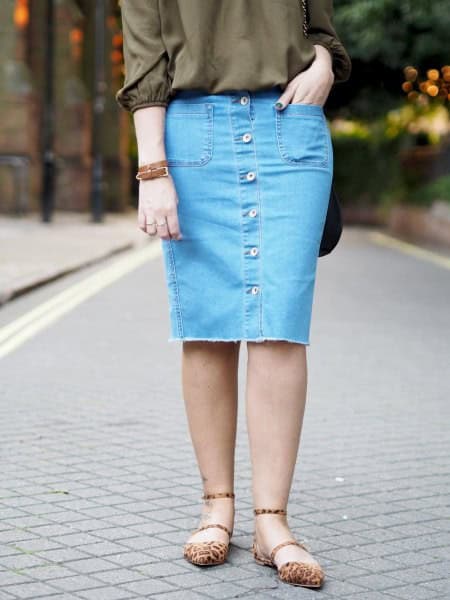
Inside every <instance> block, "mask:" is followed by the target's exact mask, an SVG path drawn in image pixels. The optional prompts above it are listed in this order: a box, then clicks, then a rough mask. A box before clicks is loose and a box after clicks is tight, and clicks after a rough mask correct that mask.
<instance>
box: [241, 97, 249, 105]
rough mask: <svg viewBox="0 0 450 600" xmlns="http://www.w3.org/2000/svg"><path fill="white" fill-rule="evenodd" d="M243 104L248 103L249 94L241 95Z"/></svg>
mask: <svg viewBox="0 0 450 600" xmlns="http://www.w3.org/2000/svg"><path fill="white" fill-rule="evenodd" d="M241 104H248V96H242V97H241Z"/></svg>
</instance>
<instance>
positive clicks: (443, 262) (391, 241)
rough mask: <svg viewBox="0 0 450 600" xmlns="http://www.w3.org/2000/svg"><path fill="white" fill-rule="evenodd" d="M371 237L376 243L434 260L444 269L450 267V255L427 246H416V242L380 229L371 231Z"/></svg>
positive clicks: (417, 256)
mask: <svg viewBox="0 0 450 600" xmlns="http://www.w3.org/2000/svg"><path fill="white" fill-rule="evenodd" d="M369 238H370V239H371V240H372V241H373V242H375V243H376V244H380V245H381V246H387V247H389V248H395V249H396V250H399V251H400V252H404V253H405V254H409V255H411V256H415V257H416V258H422V259H424V260H428V261H430V262H433V263H435V264H436V265H439V266H440V267H443V268H444V269H450V257H447V256H444V255H442V254H438V253H437V252H433V251H432V250H426V249H425V248H421V247H420V246H416V245H415V244H410V243H408V242H404V241H403V240H399V239H397V238H395V237H392V236H390V235H387V234H385V233H381V232H380V231H372V232H370V233H369Z"/></svg>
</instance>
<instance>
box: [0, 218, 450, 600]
mask: <svg viewBox="0 0 450 600" xmlns="http://www.w3.org/2000/svg"><path fill="white" fill-rule="evenodd" d="M159 258H160V260H156V259H155V260H153V261H151V262H149V263H148V264H145V265H144V266H142V267H139V268H138V269H136V270H135V271H133V272H131V273H129V274H128V275H127V276H125V277H123V278H122V279H121V280H119V281H117V282H115V283H114V284H113V285H111V286H109V287H107V288H105V289H103V290H102V292H101V293H99V294H97V295H96V296H93V297H91V298H90V299H89V300H88V301H86V302H84V303H83V304H81V305H79V306H78V307H77V308H76V309H75V310H73V311H72V312H70V313H68V314H67V315H65V316H64V318H62V319H60V320H59V321H57V322H55V323H53V324H52V326H51V327H48V328H47V329H46V330H44V331H41V332H40V333H39V335H37V336H35V337H34V338H32V339H31V340H29V341H27V343H26V344H24V345H22V346H20V348H18V349H17V350H16V351H15V352H13V353H11V354H10V355H8V356H6V357H5V358H4V359H3V360H2V361H1V362H0V381H1V385H0V455H1V473H2V477H1V481H0V600H18V599H23V600H28V599H29V600H42V599H48V600H131V599H138V598H139V599H140V598H158V600H159V599H162V600H166V599H167V600H195V599H197V600H205V599H208V598H210V599H227V598H248V599H255V600H269V599H272V600H273V599H291V598H292V599H294V598H295V599H297V600H309V599H313V598H314V599H316V600H330V599H338V600H393V599H397V600H435V599H439V600H445V599H447V600H448V599H449V598H450V559H449V553H450V518H449V517H450V436H449V426H448V424H449V422H450V402H449V391H450V390H449V381H448V356H449V338H448V331H449V330H450V314H449V307H448V299H449V297H450V271H449V270H446V269H445V268H441V267H439V266H437V265H435V264H432V263H431V262H427V261H426V260H421V259H418V258H415V257H413V256H408V255H406V254H403V253H402V252H399V251H398V250H395V249H392V248H387V247H381V246H378V245H376V244H374V243H372V242H370V241H369V238H368V235H367V233H366V231H364V230H359V229H346V230H345V231H344V235H343V240H342V242H341V244H340V245H339V248H338V249H336V251H335V252H334V253H333V255H330V256H329V257H327V258H323V259H319V272H318V280H317V288H316V303H315V306H314V316H313V326H312V336H311V346H310V347H309V388H308V404H307V410H306V416H305V424H304V430H303V435H302V440H301V445H300V452H299V461H298V464H297V467H296V472H295V475H294V485H293V488H292V491H291V495H290V499H289V504H288V519H289V523H290V525H291V527H292V530H293V532H294V534H295V535H296V536H298V539H302V538H304V539H306V540H307V543H308V544H309V545H310V547H311V548H312V550H313V552H314V554H315V555H316V556H317V558H318V559H319V560H320V561H321V563H322V564H323V566H324V568H325V570H326V582H325V585H324V587H323V589H322V590H320V591H313V590H307V589H303V588H299V587H294V586H289V585H287V584H283V583H281V582H279V581H278V579H277V576H276V573H275V571H274V570H272V569H269V568H267V567H264V566H260V565H257V564H256V563H255V562H254V560H253V558H252V555H251V553H250V547H251V541H252V532H253V515H252V497H251V468H250V460H249V452H248V440H247V433H246V424H245V404H244V391H245V364H246V351H245V345H243V347H242V352H241V362H240V381H239V392H240V404H239V426H238V443H237V450H236V485H235V491H236V509H237V510H236V523H235V529H234V535H233V538H232V547H231V552H230V556H229V560H228V562H227V563H226V564H225V565H221V566H215V567H208V568H201V567H196V566H193V565H190V564H189V563H187V561H185V560H184V558H183V556H182V545H183V543H184V541H185V540H186V539H187V536H188V535H189V532H191V531H192V530H193V529H194V528H195V527H196V526H197V524H198V515H199V511H200V506H201V500H200V497H201V479H200V475H199V473H198V469H197V465H196V461H195V457H194V452H193V448H192V445H191V442H190V438H189V433H188V429H187V421H186V416H185V411H184V405H183V400H182V396H181V385H180V347H179V345H178V344H177V343H173V344H169V343H167V341H166V339H167V335H168V312H167V304H166V290H165V287H164V275H163V269H162V260H161V257H159ZM79 275H80V274H78V278H79ZM72 278H75V275H73V276H69V277H68V280H69V281H70V279H72ZM62 284H63V280H61V281H59V282H54V283H52V284H49V289H48V292H47V290H42V289H41V290H40V291H39V296H40V298H42V294H43V293H48V294H51V288H52V287H55V288H58V289H61V286H62ZM37 295H38V292H36V296H37ZM32 296H33V294H30V295H27V296H25V297H22V298H20V299H18V300H16V301H14V302H11V303H8V304H7V305H5V307H4V308H3V309H2V310H3V311H4V315H5V316H7V315H8V314H11V315H13V313H14V316H17V313H18V309H17V308H16V309H14V305H16V306H20V307H22V310H26V309H31V308H32V306H33V301H32ZM4 318H5V317H4Z"/></svg>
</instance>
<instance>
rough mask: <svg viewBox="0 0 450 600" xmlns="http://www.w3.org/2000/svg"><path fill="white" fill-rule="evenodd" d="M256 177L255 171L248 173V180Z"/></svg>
mask: <svg viewBox="0 0 450 600" xmlns="http://www.w3.org/2000/svg"><path fill="white" fill-rule="evenodd" d="M255 177H256V173H255V172H254V171H249V172H248V173H247V179H248V181H253V180H254V179H255Z"/></svg>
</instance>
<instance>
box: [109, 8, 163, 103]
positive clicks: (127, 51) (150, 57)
mask: <svg viewBox="0 0 450 600" xmlns="http://www.w3.org/2000/svg"><path fill="white" fill-rule="evenodd" d="M121 15H122V30H123V57H124V67H125V80H124V83H123V86H122V87H121V88H120V89H119V90H118V91H117V92H116V94H115V99H116V101H117V103H118V104H119V105H120V106H121V107H122V108H124V109H125V110H128V111H130V112H134V111H136V110H137V109H138V108H144V107H146V106H167V105H168V103H169V98H170V95H171V86H170V79H169V76H168V71H167V65H168V55H167V51H166V49H165V46H164V43H163V40H162V38H161V20H160V14H159V4H158V0H122V2H121Z"/></svg>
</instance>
